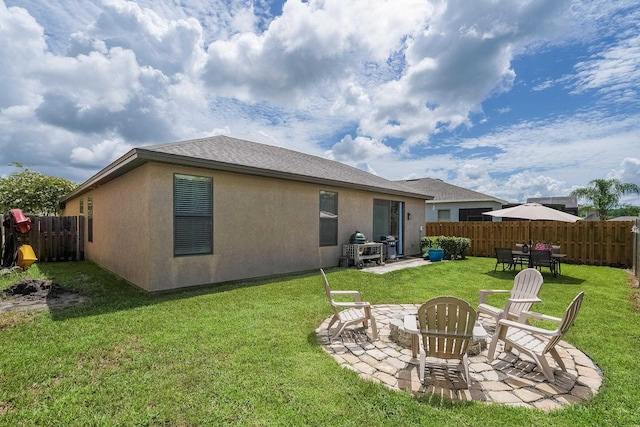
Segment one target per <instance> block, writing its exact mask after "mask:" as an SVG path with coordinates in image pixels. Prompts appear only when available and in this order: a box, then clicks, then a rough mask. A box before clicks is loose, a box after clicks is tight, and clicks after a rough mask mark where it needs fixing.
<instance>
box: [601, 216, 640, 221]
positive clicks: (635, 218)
mask: <svg viewBox="0 0 640 427" xmlns="http://www.w3.org/2000/svg"><path fill="white" fill-rule="evenodd" d="M637 219H640V216H619V217H616V218H611V219H608V220H607V221H635V220H637Z"/></svg>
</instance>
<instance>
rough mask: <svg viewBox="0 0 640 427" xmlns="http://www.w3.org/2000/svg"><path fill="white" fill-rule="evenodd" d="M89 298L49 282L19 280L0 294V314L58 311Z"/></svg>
mask: <svg viewBox="0 0 640 427" xmlns="http://www.w3.org/2000/svg"><path fill="white" fill-rule="evenodd" d="M88 300H89V298H87V297H86V296H84V295H81V294H79V293H77V292H74V291H72V290H69V289H66V288H64V287H63V286H60V285H58V284H56V283H53V282H52V281H51V280H39V279H31V278H29V279H21V280H19V281H17V282H16V283H14V284H13V285H11V286H9V287H7V288H5V289H3V290H2V292H1V293H0V313H2V312H8V311H30V310H60V309H64V308H67V307H71V306H73V305H76V304H82V303H84V302H87V301H88Z"/></svg>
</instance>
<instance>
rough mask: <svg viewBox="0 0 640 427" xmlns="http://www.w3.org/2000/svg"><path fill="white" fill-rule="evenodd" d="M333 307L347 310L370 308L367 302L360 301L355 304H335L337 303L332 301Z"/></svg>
mask: <svg viewBox="0 0 640 427" xmlns="http://www.w3.org/2000/svg"><path fill="white" fill-rule="evenodd" d="M333 305H334V306H335V307H348V308H364V307H371V304H369V303H368V302H361V301H355V302H337V301H334V302H333Z"/></svg>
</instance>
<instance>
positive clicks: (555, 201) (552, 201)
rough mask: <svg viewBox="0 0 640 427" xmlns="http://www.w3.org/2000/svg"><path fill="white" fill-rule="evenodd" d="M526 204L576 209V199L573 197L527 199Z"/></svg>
mask: <svg viewBox="0 0 640 427" xmlns="http://www.w3.org/2000/svg"><path fill="white" fill-rule="evenodd" d="M527 203H540V204H541V205H564V207H565V209H571V208H577V207H578V198H577V197H573V196H561V197H529V198H528V199H527Z"/></svg>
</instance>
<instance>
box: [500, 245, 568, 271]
mask: <svg viewBox="0 0 640 427" xmlns="http://www.w3.org/2000/svg"><path fill="white" fill-rule="evenodd" d="M511 254H512V255H513V256H514V257H521V258H529V265H528V266H529V268H531V267H533V265H532V261H531V251H528V252H522V251H514V250H512V251H511ZM566 257H567V254H556V253H553V252H551V259H552V260H554V261H555V262H557V263H558V274H560V260H561V259H562V258H566Z"/></svg>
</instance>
